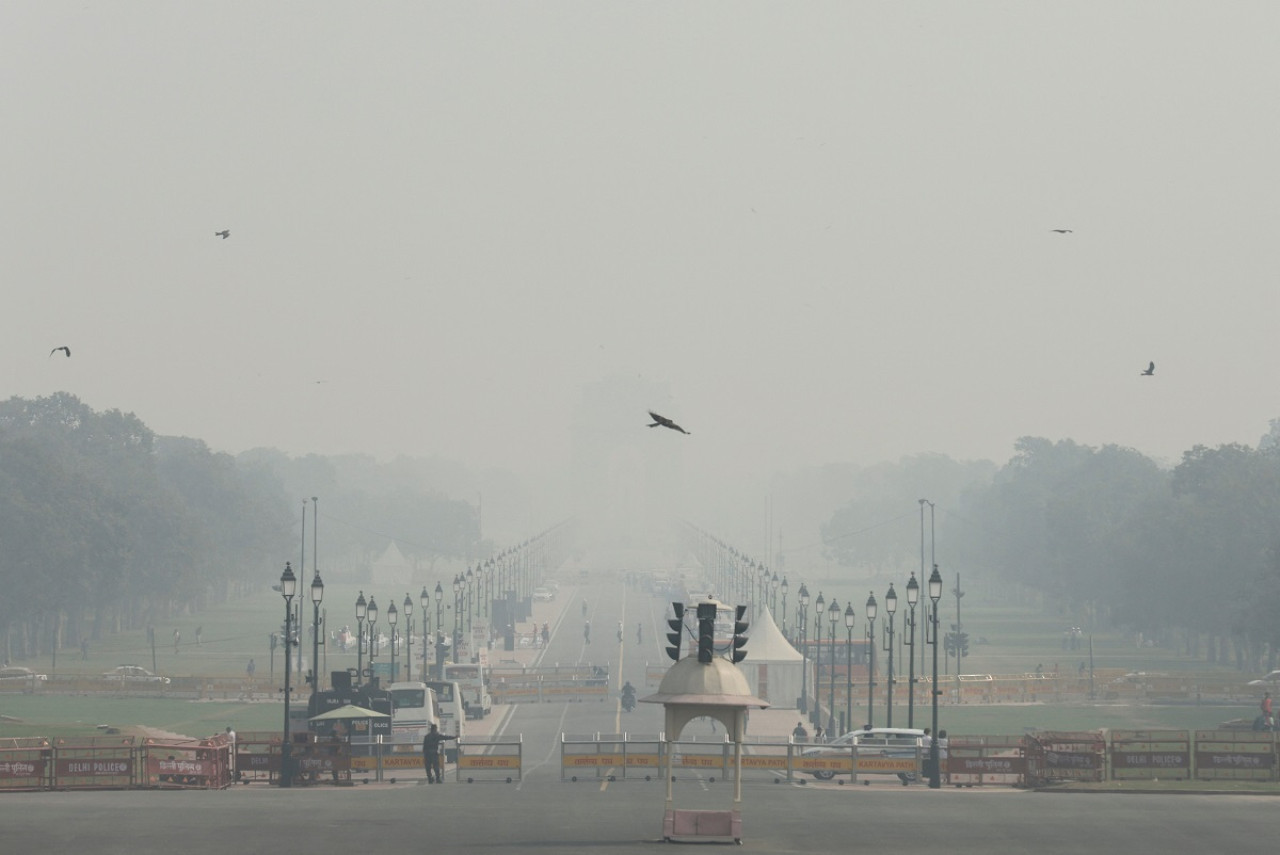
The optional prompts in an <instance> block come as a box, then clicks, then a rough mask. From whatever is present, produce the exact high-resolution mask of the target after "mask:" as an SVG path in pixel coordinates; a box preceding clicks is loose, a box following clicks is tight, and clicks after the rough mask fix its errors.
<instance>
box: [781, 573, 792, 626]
mask: <svg viewBox="0 0 1280 855" xmlns="http://www.w3.org/2000/svg"><path fill="white" fill-rule="evenodd" d="M788 587H790V586H789V585H787V577H786V576H783V577H782V634H783V635H784V636H786V637H787V638H788V639H790V638H791V636H790V634H789V633H788V632H787V588H788Z"/></svg>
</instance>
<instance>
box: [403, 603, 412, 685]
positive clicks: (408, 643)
mask: <svg viewBox="0 0 1280 855" xmlns="http://www.w3.org/2000/svg"><path fill="white" fill-rule="evenodd" d="M404 678H405V679H406V680H412V679H413V600H412V599H411V598H410V597H409V592H408V591H405V592H404Z"/></svg>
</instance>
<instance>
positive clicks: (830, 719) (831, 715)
mask: <svg viewBox="0 0 1280 855" xmlns="http://www.w3.org/2000/svg"><path fill="white" fill-rule="evenodd" d="M839 619H840V604H839V603H837V602H836V598H835V597H832V598H831V608H830V609H829V610H828V611H827V620H829V621H831V692H830V693H829V694H828V695H827V737H828V738H830V737H832V736H834V734H835V731H836V621H838V620H839Z"/></svg>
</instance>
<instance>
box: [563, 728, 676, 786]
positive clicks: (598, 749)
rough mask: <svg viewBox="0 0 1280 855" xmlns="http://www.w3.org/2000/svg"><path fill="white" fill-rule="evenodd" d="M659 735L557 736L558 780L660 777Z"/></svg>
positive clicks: (661, 748) (565, 734) (647, 779)
mask: <svg viewBox="0 0 1280 855" xmlns="http://www.w3.org/2000/svg"><path fill="white" fill-rule="evenodd" d="M664 747H665V743H664V742H663V741H662V735H661V734H658V735H657V736H640V735H633V734H627V733H620V734H600V733H594V734H570V733H562V734H560V780H561V781H579V780H584V781H585V780H591V781H598V780H609V781H616V780H619V779H622V780H643V781H651V780H655V779H658V778H660V777H661V775H662V772H661V770H662V758H663V752H664Z"/></svg>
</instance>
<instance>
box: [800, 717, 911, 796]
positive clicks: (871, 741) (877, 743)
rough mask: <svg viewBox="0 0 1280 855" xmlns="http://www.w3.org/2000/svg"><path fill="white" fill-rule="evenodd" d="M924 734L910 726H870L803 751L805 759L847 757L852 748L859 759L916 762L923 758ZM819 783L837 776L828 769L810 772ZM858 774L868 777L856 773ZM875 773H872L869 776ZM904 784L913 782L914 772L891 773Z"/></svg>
mask: <svg viewBox="0 0 1280 855" xmlns="http://www.w3.org/2000/svg"><path fill="white" fill-rule="evenodd" d="M923 745H924V731H923V730H920V729H919V728H914V727H872V728H862V729H861V730H851V731H849V732H848V733H846V734H844V735H842V736H838V737H836V738H835V739H832V740H831V741H829V742H823V743H820V744H818V745H815V746H814V747H812V748H808V749H806V750H805V751H804V754H803V756H805V757H820V756H822V755H824V754H836V755H839V756H842V757H847V756H849V754H850V752H851V750H852V749H853V748H854V747H856V748H857V751H858V756H859V757H895V758H908V757H909V758H911V759H912V760H920V759H922V757H923V755H922V754H921V749H922V747H923ZM811 774H812V775H813V777H815V778H817V779H818V780H820V781H829V780H831V779H832V778H834V777H835V776H836V775H837V774H840V773H837V772H835V771H834V770H831V769H818V770H815V771H814V772H812V773H811ZM858 774H860V775H864V774H868V772H866V771H859V772H858ZM871 774H875V773H871ZM894 774H898V777H899V778H900V779H902V783H903V784H907V783H909V782H910V781H912V780H914V779H915V774H914V773H894Z"/></svg>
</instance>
